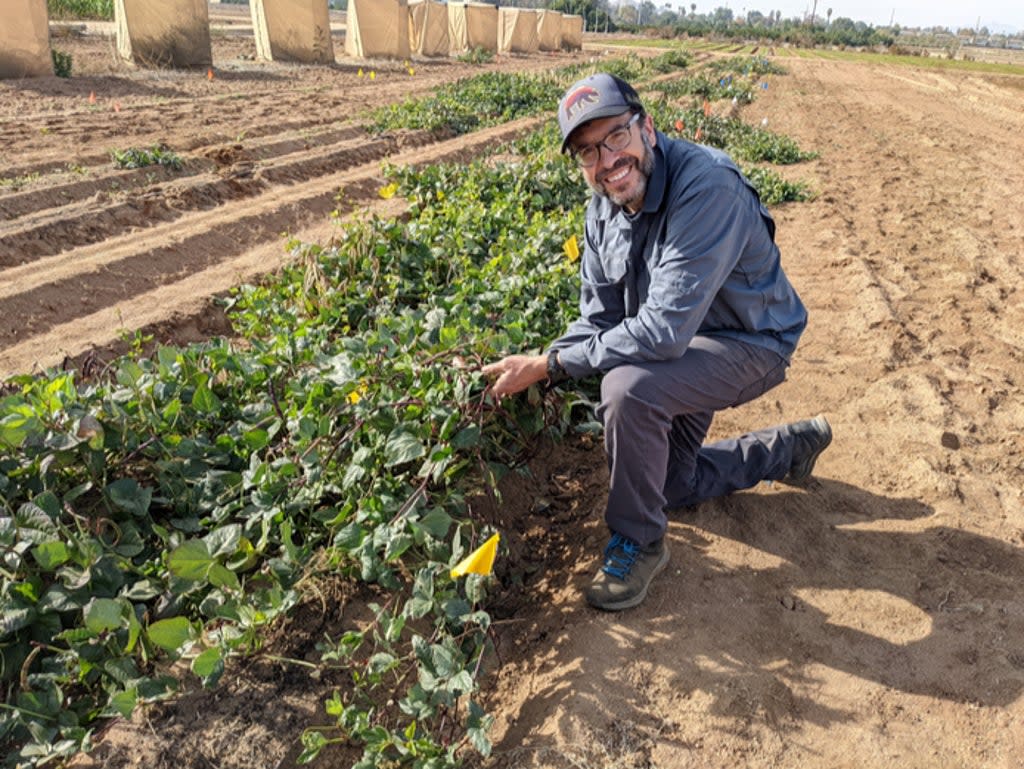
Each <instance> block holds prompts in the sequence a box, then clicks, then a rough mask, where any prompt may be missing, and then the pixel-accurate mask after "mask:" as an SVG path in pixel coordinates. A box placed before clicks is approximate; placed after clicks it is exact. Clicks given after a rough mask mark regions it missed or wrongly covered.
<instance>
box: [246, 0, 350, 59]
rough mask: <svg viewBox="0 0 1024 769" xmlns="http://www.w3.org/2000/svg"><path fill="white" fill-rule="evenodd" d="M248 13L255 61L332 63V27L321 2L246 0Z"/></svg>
mask: <svg viewBox="0 0 1024 769" xmlns="http://www.w3.org/2000/svg"><path fill="white" fill-rule="evenodd" d="M249 10H250V12H251V13H252V32H253V37H255V38H256V56H257V58H259V59H263V60H264V61H297V62H302V63H304V64H333V63H334V41H333V40H331V23H330V19H329V18H328V15H327V3H326V2H323V0H249Z"/></svg>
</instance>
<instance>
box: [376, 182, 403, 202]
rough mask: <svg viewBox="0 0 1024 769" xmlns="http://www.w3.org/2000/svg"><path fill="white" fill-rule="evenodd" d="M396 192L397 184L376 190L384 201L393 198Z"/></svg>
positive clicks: (393, 183)
mask: <svg viewBox="0 0 1024 769" xmlns="http://www.w3.org/2000/svg"><path fill="white" fill-rule="evenodd" d="M396 192H398V182H392V183H391V184H389V185H388V186H387V187H381V188H380V189H379V190H377V194H378V195H380V196H381V197H382V198H384V200H389V199H390V198H393V197H394V196H395V193H396Z"/></svg>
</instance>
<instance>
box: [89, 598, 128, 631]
mask: <svg viewBox="0 0 1024 769" xmlns="http://www.w3.org/2000/svg"><path fill="white" fill-rule="evenodd" d="M123 606H124V604H122V603H121V602H120V601H115V600H114V599H113V598H93V599H92V600H91V601H89V603H88V604H87V605H86V607H85V627H86V628H87V629H88V630H89V632H90V633H93V634H94V635H99V634H100V633H106V632H109V631H111V630H117V629H118V628H119V627H121V626H122V625H123V624H124V620H123V618H122V616H121V609H122V608H123Z"/></svg>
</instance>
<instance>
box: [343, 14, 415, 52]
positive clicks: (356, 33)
mask: <svg viewBox="0 0 1024 769" xmlns="http://www.w3.org/2000/svg"><path fill="white" fill-rule="evenodd" d="M345 25H346V26H345V53H346V54H348V55H349V56H354V57H356V58H359V59H368V58H383V59H408V58H409V4H408V2H407V0H348V15H347V17H346V22H345Z"/></svg>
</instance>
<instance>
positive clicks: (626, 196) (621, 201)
mask: <svg viewBox="0 0 1024 769" xmlns="http://www.w3.org/2000/svg"><path fill="white" fill-rule="evenodd" d="M640 140H641V142H643V145H644V153H643V155H642V156H641V157H640V159H639V160H637V159H636V158H632V157H624V158H621V159H620V160H619V162H618V163H616V164H615V165H614V166H612V168H611V170H609V171H608V172H607V173H605V174H603V176H604V177H605V178H607V177H609V176H611V175H613V174H615V173H617V172H618V171H620V170H622V169H623V168H624V167H626V166H630V165H632V166H636V168H637V170H638V171H639V174H638V176H639V178H638V179H637V180H636V181H635V182H634V183H633V184H631V185H630V186H629V187H627V188H626V189H625V190H622V191H621V192H618V191H614V192H611V191H609V190H608V189H607V188H606V187H605V185H604V184H602V183H601V182H598V181H594V182H591V181H590V179H587V180H586V181H587V186H588V187H590V189H591V190H593V191H594V192H595V193H596V194H598V195H600V196H601V197H603V198H608V200H610V201H611V202H612V203H614V204H615V205H617V206H622V207H623V208H625V209H627V210H629V211H639V210H640V207H641V206H642V205H643V202H644V196H645V195H646V194H647V182H648V180H649V179H650V178H651V174H652V173H653V172H654V149H653V147H652V146H651V143H650V142H649V141H648V140H647V137H646V136H645V135H644V134H640Z"/></svg>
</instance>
